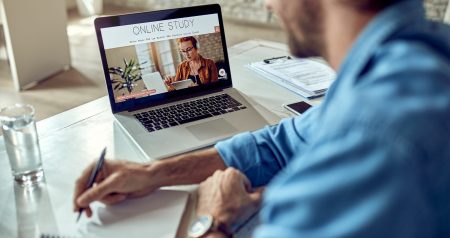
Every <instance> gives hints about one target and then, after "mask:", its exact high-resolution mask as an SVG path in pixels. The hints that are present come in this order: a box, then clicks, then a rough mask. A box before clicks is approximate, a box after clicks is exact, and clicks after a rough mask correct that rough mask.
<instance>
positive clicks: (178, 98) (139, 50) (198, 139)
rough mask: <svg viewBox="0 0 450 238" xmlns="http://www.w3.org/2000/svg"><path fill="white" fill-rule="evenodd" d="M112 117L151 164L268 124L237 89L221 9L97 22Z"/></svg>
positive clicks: (212, 7)
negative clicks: (231, 69)
mask: <svg viewBox="0 0 450 238" xmlns="http://www.w3.org/2000/svg"><path fill="white" fill-rule="evenodd" d="M95 28H96V33H97V39H98V44H99V48H100V54H101V58H102V63H103V69H104V72H105V79H106V85H107V87H108V93H109V99H110V103H111V109H112V112H113V114H114V116H115V118H116V119H117V121H118V122H119V124H120V125H121V126H122V127H123V128H124V129H125V131H126V133H127V134H128V135H129V136H130V137H131V138H132V140H133V141H134V142H135V143H136V144H137V145H138V147H139V148H140V150H141V151H142V152H143V153H144V154H145V155H146V156H147V157H148V158H149V159H160V158H164V157H169V156H173V155H176V154H180V153H183V152H187V151H190V150H194V149H198V148H202V147H205V146H208V145H212V144H214V143H215V142H217V141H219V140H222V139H225V138H228V137H231V136H233V135H235V134H237V133H240V132H244V131H253V130H257V129H259V128H261V127H263V126H265V125H267V124H268V122H267V121H266V120H265V119H264V118H263V117H262V116H261V115H260V114H259V113H258V112H257V111H256V110H255V109H254V108H253V107H252V106H251V105H250V103H249V102H247V101H246V100H245V99H244V97H243V96H242V95H241V94H240V93H239V92H238V91H237V90H236V89H234V88H233V87H232V79H231V73H230V65H229V61H228V54H227V47H226V43H225V35H224V28H223V22H222V15H221V10H220V6H219V5H217V4H215V5H205V6H197V7H189V8H180V9H171V10H163V11H155V12H145V13H134V14H128V15H119V16H108V17H100V18H97V19H96V20H95Z"/></svg>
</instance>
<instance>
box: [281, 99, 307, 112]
mask: <svg viewBox="0 0 450 238" xmlns="http://www.w3.org/2000/svg"><path fill="white" fill-rule="evenodd" d="M283 106H284V107H285V108H286V109H288V110H289V111H291V112H293V113H295V114H296V115H300V114H303V113H304V112H306V110H308V109H309V108H310V107H312V106H311V105H310V104H309V103H307V102H304V101H301V102H296V103H291V104H285V105H283Z"/></svg>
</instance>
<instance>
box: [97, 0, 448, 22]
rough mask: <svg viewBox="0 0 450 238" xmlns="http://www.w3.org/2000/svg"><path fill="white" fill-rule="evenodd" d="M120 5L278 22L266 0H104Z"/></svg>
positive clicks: (429, 4)
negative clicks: (213, 10) (195, 9)
mask: <svg viewBox="0 0 450 238" xmlns="http://www.w3.org/2000/svg"><path fill="white" fill-rule="evenodd" d="M104 1H105V2H108V3H112V4H115V5H119V6H123V5H125V6H130V7H140V8H145V9H165V8H175V7H184V6H192V5H203V4H208V3H219V4H220V5H221V6H222V11H223V15H224V17H227V18H234V19H238V20H246V21H250V22H259V23H268V22H269V23H276V18H275V17H273V16H271V14H269V13H268V12H267V10H266V9H265V8H264V0H128V1H123V0H104ZM448 2H449V0H424V4H425V7H426V9H427V16H428V17H429V18H431V19H434V20H442V19H443V18H444V15H445V9H446V7H447V4H448Z"/></svg>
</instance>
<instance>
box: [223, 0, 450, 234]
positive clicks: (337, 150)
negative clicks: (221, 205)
mask: <svg viewBox="0 0 450 238" xmlns="http://www.w3.org/2000/svg"><path fill="white" fill-rule="evenodd" d="M422 4H423V3H422V1H418V0H406V1H402V2H400V3H397V4H395V5H393V6H391V7H389V8H387V9H385V10H383V11H382V12H381V13H380V14H378V15H377V16H376V17H375V18H374V19H373V20H372V21H371V22H370V23H369V25H368V26H367V27H366V28H365V29H364V31H363V32H362V33H361V34H360V36H359V37H358V39H357V40H356V42H355V43H354V44H353V46H352V48H351V50H350V52H349V54H348V55H347V58H346V59H345V61H344V62H343V64H342V65H341V68H340V70H339V72H338V76H337V79H336V81H335V82H334V83H333V85H332V86H331V87H330V89H329V91H328V93H327V95H326V97H325V98H324V100H323V102H322V104H321V105H319V106H316V107H314V108H312V109H310V110H309V111H308V112H306V113H305V114H303V115H302V116H300V117H295V118H289V119H284V120H282V121H281V122H280V124H279V125H277V126H272V127H266V128H264V129H261V130H259V131H256V132H252V133H244V134H240V135H237V136H235V137H233V138H232V139H230V140H227V141H223V142H220V143H218V144H217V145H216V148H217V150H218V151H219V153H220V155H221V156H222V158H223V160H224V162H225V163H226V165H227V166H232V167H235V168H238V169H239V170H240V171H242V172H243V173H245V174H246V176H247V177H248V178H249V179H250V180H251V182H252V184H253V185H254V186H261V185H266V184H268V189H267V190H266V192H265V195H264V199H263V206H262V211H261V213H260V216H261V221H262V224H261V225H260V226H259V227H258V228H257V229H256V231H255V234H254V237H257V238H269V237H270V238H272V237H273V238H275V237H277V238H279V237H283V238H289V237H302V238H310V237H320V238H322V237H408V238H410V237H450V223H449V222H450V28H449V27H447V26H444V25H443V24H440V23H436V22H430V21H427V20H426V19H425V17H424V9H423V6H422Z"/></svg>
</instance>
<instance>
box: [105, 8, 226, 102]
mask: <svg viewBox="0 0 450 238" xmlns="http://www.w3.org/2000/svg"><path fill="white" fill-rule="evenodd" d="M126 34H128V36H127V35H126ZM102 38H103V41H104V46H105V54H106V60H107V65H108V70H109V76H110V83H111V86H112V89H113V92H114V98H115V101H116V103H120V102H124V101H127V100H133V99H138V98H144V97H149V96H153V95H157V94H162V93H167V92H171V91H176V90H183V89H188V88H192V87H198V86H200V85H208V84H213V83H217V82H219V81H223V80H228V75H229V72H227V71H226V68H227V67H225V58H224V51H223V45H222V37H221V33H220V26H219V20H218V15H217V14H211V15H203V16H195V17H189V18H180V19H171V20H164V21H159V22H149V23H140V24H134V25H126V26H119V27H111V28H103V29H102Z"/></svg>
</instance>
